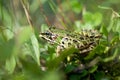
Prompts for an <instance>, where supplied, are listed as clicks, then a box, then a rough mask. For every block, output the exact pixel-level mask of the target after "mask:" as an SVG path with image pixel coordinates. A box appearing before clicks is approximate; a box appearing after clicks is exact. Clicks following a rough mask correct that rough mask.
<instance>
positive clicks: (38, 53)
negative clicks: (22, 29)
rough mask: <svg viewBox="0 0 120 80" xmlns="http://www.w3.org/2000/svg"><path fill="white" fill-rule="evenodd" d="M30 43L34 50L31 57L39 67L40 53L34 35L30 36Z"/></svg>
mask: <svg viewBox="0 0 120 80" xmlns="http://www.w3.org/2000/svg"><path fill="white" fill-rule="evenodd" d="M31 43H32V47H33V50H34V55H33V57H34V59H35V61H36V62H37V64H38V65H40V51H39V45H38V40H37V38H36V36H35V34H33V35H32V36H31Z"/></svg>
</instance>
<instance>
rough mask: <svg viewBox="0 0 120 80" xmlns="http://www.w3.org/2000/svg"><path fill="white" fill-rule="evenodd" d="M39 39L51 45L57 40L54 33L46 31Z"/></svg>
mask: <svg viewBox="0 0 120 80" xmlns="http://www.w3.org/2000/svg"><path fill="white" fill-rule="evenodd" d="M39 37H41V38H43V39H45V40H47V41H48V42H50V43H51V44H54V43H55V40H56V39H57V37H58V35H57V34H55V33H52V32H51V31H49V30H47V31H45V32H42V33H40V35H39Z"/></svg>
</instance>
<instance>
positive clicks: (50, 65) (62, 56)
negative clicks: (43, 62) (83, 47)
mask: <svg viewBox="0 0 120 80" xmlns="http://www.w3.org/2000/svg"><path fill="white" fill-rule="evenodd" d="M74 52H78V50H77V49H75V47H70V48H68V49H66V50H64V51H63V52H61V53H60V55H59V56H58V57H56V58H54V59H53V60H50V61H48V62H47V66H48V69H50V70H54V69H56V68H57V67H58V66H59V64H60V63H61V62H62V61H63V60H64V59H65V58H66V57H67V56H69V55H70V54H72V53H74ZM53 63H54V65H53Z"/></svg>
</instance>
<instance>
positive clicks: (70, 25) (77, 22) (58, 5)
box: [0, 0, 120, 80]
mask: <svg viewBox="0 0 120 80" xmlns="http://www.w3.org/2000/svg"><path fill="white" fill-rule="evenodd" d="M119 5H120V1H119V0H96V1H95V0H0V80H61V79H63V80H120V71H119V70H120V14H119V13H120V10H119ZM50 26H55V27H58V28H61V29H66V30H70V31H78V32H80V31H81V29H95V30H98V31H99V32H100V33H101V34H102V38H101V39H100V43H99V45H97V46H96V48H95V49H94V50H92V51H91V52H90V53H89V54H88V55H87V56H81V57H82V59H80V61H81V62H82V64H81V63H80V64H78V63H77V64H75V65H73V64H71V62H66V61H65V60H66V58H68V56H69V55H70V54H73V53H74V52H76V51H77V50H76V49H75V48H74V47H70V48H68V49H66V50H64V51H62V52H61V53H60V54H61V55H59V56H58V57H56V51H55V50H56V45H51V44H49V43H48V42H47V41H44V40H43V39H41V38H40V37H39V34H40V32H43V31H45V30H46V29H47V28H49V27H50ZM64 63H70V64H67V65H64ZM73 63H74V61H73Z"/></svg>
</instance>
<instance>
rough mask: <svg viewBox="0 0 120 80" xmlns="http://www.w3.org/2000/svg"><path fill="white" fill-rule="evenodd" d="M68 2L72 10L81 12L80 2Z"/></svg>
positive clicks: (74, 0) (73, 0) (75, 0)
mask: <svg viewBox="0 0 120 80" xmlns="http://www.w3.org/2000/svg"><path fill="white" fill-rule="evenodd" d="M70 4H71V8H72V10H73V11H74V12H75V13H77V14H79V13H80V12H81V10H82V5H81V3H80V2H79V1H77V0H72V1H70Z"/></svg>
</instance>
